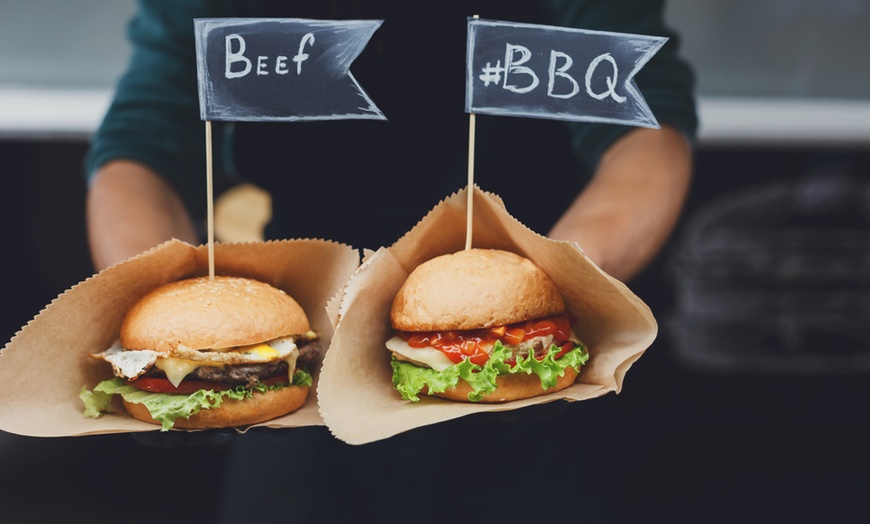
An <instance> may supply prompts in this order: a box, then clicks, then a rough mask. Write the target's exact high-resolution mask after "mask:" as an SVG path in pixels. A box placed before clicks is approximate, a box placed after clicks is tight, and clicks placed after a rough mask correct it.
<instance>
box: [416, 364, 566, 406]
mask: <svg viewBox="0 0 870 524" xmlns="http://www.w3.org/2000/svg"><path fill="white" fill-rule="evenodd" d="M577 375H578V373H577V371H574V369H573V368H566V369H565V374H564V375H562V376H561V377H559V378H558V379H557V380H556V385H555V386H553V387H552V388H550V389H543V388H541V378H540V377H538V376H537V375H535V374H526V373H516V374H512V375H499V376H497V377H495V385H496V388H495V391H493V392H492V393H487V394H486V395H484V396H483V398H482V399H480V400H478V402H508V401H511V400H520V399H524V398H532V397H537V396H540V395H546V394H547V393H552V392H554V391H559V390H562V389H565V388H567V387H568V386H570V385H572V384H574V381H575V380H577ZM423 392H424V393H425V392H426V391H425V389H424V391H423ZM469 393H471V386H469V385H468V382H466V381H464V380H460V381H459V383H458V384H456V385H455V386H454V387H452V388H450V389H448V390H446V391H444V392H443V393H430V394H431V395H434V396H437V397H441V398H446V399H450V400H456V401H459V402H471V401H470V400H468V394H469Z"/></svg>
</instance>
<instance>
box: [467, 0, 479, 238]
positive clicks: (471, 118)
mask: <svg viewBox="0 0 870 524" xmlns="http://www.w3.org/2000/svg"><path fill="white" fill-rule="evenodd" d="M474 18H480V17H479V16H478V15H474ZM475 128H476V118H475V114H474V113H473V112H470V113H468V190H467V192H468V203H467V204H466V207H467V208H468V209H467V210H466V213H467V216H466V219H465V249H471V236H472V231H471V230H472V216H473V213H472V208H473V207H474V132H475Z"/></svg>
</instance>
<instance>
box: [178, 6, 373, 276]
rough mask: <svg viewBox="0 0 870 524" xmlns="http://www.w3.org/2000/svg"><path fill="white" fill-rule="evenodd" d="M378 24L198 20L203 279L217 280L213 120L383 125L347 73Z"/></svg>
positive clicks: (195, 28) (253, 19)
mask: <svg viewBox="0 0 870 524" xmlns="http://www.w3.org/2000/svg"><path fill="white" fill-rule="evenodd" d="M382 23H383V20H341V21H339V20H305V19H296V18H197V19H195V20H194V36H195V42H196V70H197V75H198V78H197V80H198V88H199V112H200V118H202V120H204V121H205V157H206V193H207V194H206V207H207V209H206V216H207V222H208V223H207V234H208V275H209V277H210V278H214V189H213V187H214V185H213V175H212V169H213V168H212V136H211V134H212V133H211V122H212V121H213V120H227V121H251V122H300V121H312V120H345V119H365V120H386V117H385V116H384V114H383V113H382V112H381V110H380V109H378V108H377V106H375V104H374V102H372V100H371V99H370V98H369V96H368V95H367V94H366V93H365V91H363V89H362V88H361V87H360V85H359V83H357V81H356V79H355V78H354V77H353V75H352V74H351V72H350V65H351V63H353V61H354V60H355V59H356V57H357V56H359V54H360V53H362V51H363V49H364V48H365V46H366V44H368V42H369V39H370V38H371V37H372V35H373V34H374V32H375V31H376V30H377V29H378V28H379V27H380V26H381V24H382Z"/></svg>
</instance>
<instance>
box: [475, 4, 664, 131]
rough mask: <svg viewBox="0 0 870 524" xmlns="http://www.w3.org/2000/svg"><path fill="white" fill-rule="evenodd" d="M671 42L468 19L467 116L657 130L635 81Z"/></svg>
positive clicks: (653, 37) (643, 36) (621, 34)
mask: <svg viewBox="0 0 870 524" xmlns="http://www.w3.org/2000/svg"><path fill="white" fill-rule="evenodd" d="M666 41H667V38H663V37H657V36H645V35H635V34H625V33H612V32H602V31H589V30H584V29H572V28H564V27H556V26H545V25H533V24H522V23H513V22H501V21H495V20H484V19H479V18H469V19H468V48H467V49H468V50H467V60H466V84H465V85H466V97H465V111H466V112H468V113H482V114H491V115H511V116H523V117H532V118H547V119H555V120H572V121H585V122H606V123H615V124H627V125H635V126H640V127H651V128H658V127H659V125H658V122H657V121H656V119H655V116H654V115H653V114H652V111H650V109H649V106H647V104H646V102H645V101H644V99H643V97H642V96H641V94H640V91H639V90H638V88H637V85H636V84H635V82H634V76H635V74H636V73H637V72H638V71H639V70H640V69H641V68H642V67H643V65H644V64H646V62H647V61H649V59H650V58H651V57H652V56H653V55H654V54H655V53H656V52H657V51H658V50H659V49H660V48H661V47H662V46H663V45H664V43H665V42H666Z"/></svg>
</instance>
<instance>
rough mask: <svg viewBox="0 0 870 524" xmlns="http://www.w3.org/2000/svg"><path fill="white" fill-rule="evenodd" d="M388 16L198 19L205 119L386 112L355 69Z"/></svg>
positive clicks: (345, 116)
mask: <svg viewBox="0 0 870 524" xmlns="http://www.w3.org/2000/svg"><path fill="white" fill-rule="evenodd" d="M382 22H383V21H382V20H342V21H334V20H330V21H324V20H305V19H277V18H200V19H196V20H195V21H194V26H195V33H196V54H197V73H198V75H199V102H200V117H201V118H202V119H203V120H238V121H307V120H338V119H375V120H386V117H384V115H383V113H382V112H381V111H380V109H378V108H377V106H375V104H374V102H373V101H372V100H371V99H370V98H369V96H368V95H367V94H366V93H365V91H363V89H362V88H361V87H360V85H359V84H358V83H357V81H356V79H354V77H353V75H352V74H351V73H350V65H351V63H352V62H353V61H354V60H355V59H356V57H357V56H359V54H360V53H361V52H362V50H363V49H364V48H365V46H366V44H367V43H368V41H369V39H370V38H371V36H372V34H374V32H375V31H376V30H377V29H378V28H379V27H380V26H381V24H382Z"/></svg>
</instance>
